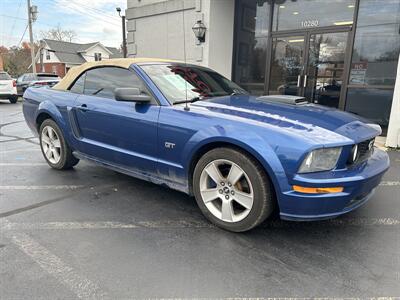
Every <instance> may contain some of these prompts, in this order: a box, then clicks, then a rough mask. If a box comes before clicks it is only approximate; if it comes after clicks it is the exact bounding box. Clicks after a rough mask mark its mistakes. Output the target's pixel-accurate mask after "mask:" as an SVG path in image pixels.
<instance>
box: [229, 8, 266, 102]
mask: <svg viewBox="0 0 400 300" xmlns="http://www.w3.org/2000/svg"><path fill="white" fill-rule="evenodd" d="M269 9H270V8H269V4H268V2H267V1H265V0H264V1H263V0H240V1H238V2H237V16H236V46H235V47H236V57H235V70H234V74H233V79H234V81H235V82H237V83H238V84H239V85H241V86H242V87H244V88H245V89H247V90H248V91H250V92H251V93H253V94H259V95H261V94H263V92H264V81H265V67H266V58H267V40H268V25H269Z"/></svg>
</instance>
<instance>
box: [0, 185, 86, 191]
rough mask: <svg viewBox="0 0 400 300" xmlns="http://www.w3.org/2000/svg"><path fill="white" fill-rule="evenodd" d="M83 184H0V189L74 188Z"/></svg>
mask: <svg viewBox="0 0 400 300" xmlns="http://www.w3.org/2000/svg"><path fill="white" fill-rule="evenodd" d="M83 187H84V185H0V190H76V189H80V188H83Z"/></svg>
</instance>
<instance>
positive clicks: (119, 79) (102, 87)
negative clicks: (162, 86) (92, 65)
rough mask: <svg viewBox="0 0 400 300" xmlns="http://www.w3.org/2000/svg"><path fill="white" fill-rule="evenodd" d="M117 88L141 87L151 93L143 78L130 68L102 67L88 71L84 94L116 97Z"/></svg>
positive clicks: (143, 90)
mask: <svg viewBox="0 0 400 300" xmlns="http://www.w3.org/2000/svg"><path fill="white" fill-rule="evenodd" d="M116 88H139V89H140V90H141V91H142V92H146V93H148V94H150V93H149V92H148V90H147V89H146V87H145V86H144V84H143V82H142V80H141V79H140V78H139V77H138V76H137V75H136V74H135V73H133V72H132V71H130V70H127V69H122V68H117V67H102V68H96V69H92V70H89V71H87V72H86V80H85V89H84V94H86V95H96V96H98V97H104V98H110V99H114V90H115V89H116Z"/></svg>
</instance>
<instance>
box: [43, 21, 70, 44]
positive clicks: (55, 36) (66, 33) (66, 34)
mask: <svg viewBox="0 0 400 300" xmlns="http://www.w3.org/2000/svg"><path fill="white" fill-rule="evenodd" d="M40 35H41V37H42V38H43V39H51V40H56V41H63V42H72V41H73V40H74V39H75V38H76V32H75V31H74V30H64V29H62V28H61V26H60V24H58V25H57V27H55V28H51V29H49V30H47V31H41V32H40Z"/></svg>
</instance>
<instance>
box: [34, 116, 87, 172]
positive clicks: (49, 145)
mask: <svg viewBox="0 0 400 300" xmlns="http://www.w3.org/2000/svg"><path fill="white" fill-rule="evenodd" d="M39 139H40V148H41V149H42V153H43V156H44V158H45V160H46V162H47V163H48V164H49V166H50V167H52V168H54V169H57V170H66V169H70V168H72V167H73V166H75V165H76V164H77V163H78V162H79V159H77V158H76V157H74V156H73V155H72V151H71V148H70V147H69V145H68V144H67V142H66V141H65V139H64V136H63V134H62V132H61V129H60V127H58V125H57V123H56V122H54V121H53V120H52V119H47V120H44V121H43V123H42V124H41V125H40V129H39Z"/></svg>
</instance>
